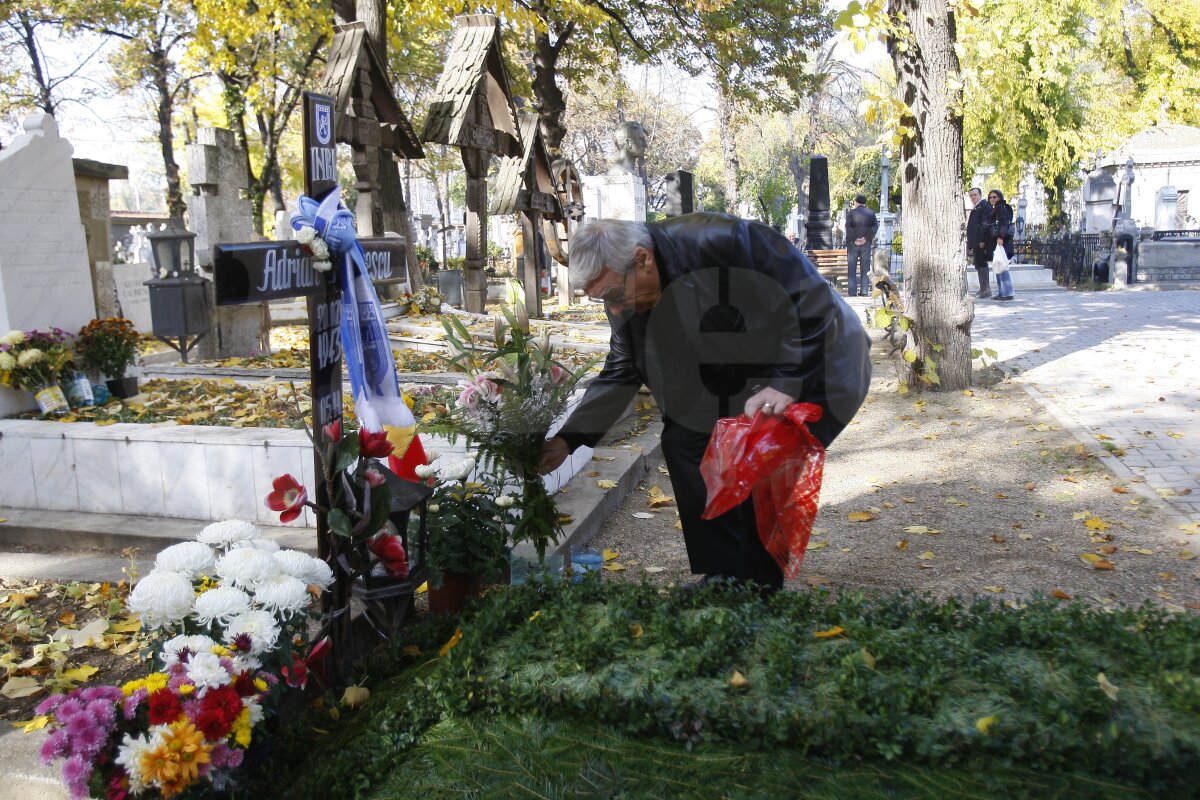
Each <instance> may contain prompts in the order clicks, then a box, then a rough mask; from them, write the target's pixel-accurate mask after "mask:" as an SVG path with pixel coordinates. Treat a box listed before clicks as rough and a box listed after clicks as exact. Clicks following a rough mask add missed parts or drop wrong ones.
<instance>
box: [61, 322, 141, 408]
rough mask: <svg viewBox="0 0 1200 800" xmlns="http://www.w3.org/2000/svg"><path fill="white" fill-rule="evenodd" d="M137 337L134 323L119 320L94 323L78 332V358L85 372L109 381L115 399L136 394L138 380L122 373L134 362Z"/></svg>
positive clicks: (108, 384) (109, 387)
mask: <svg viewBox="0 0 1200 800" xmlns="http://www.w3.org/2000/svg"><path fill="white" fill-rule="evenodd" d="M137 346H138V333H137V330H136V329H134V327H133V323H132V322H130V321H129V320H127V319H123V318H121V317H109V318H107V319H94V320H92V321H91V322H89V323H88V324H87V325H85V326H83V330H81V331H80V332H79V339H78V343H77V345H76V350H77V354H78V356H79V359H80V361H82V363H83V366H84V368H85V369H90V370H95V371H97V372H99V373H101V374H103V375H104V376H105V377H106V378H107V379H108V380H107V383H106V385H107V386H108V390H109V391H110V392H112V394H113V396H114V397H121V398H125V397H133V396H134V395H136V394H137V392H138V388H137V378H135V377H131V378H127V377H125V370H126V368H127V367H129V366H130V365H131V364H133V363H134V361H135V360H136V359H137Z"/></svg>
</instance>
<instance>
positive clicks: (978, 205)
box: [967, 186, 992, 300]
mask: <svg viewBox="0 0 1200 800" xmlns="http://www.w3.org/2000/svg"><path fill="white" fill-rule="evenodd" d="M967 197H969V198H970V200H971V213H970V215H968V217H967V255H968V256H970V258H971V263H972V264H974V265H975V274H976V275H978V276H979V291H978V292H976V294H975V296H976V297H978V298H979V299H981V300H984V299H987V298H989V297H991V296H992V283H991V280H990V278H989V276H988V261H989V259H990V258H991V256H989V255H988V248H987V241H986V239H987V233H988V232H987V231H985V230H984V228H985V227H986V223H987V220H988V219H989V218H990V217H991V214H992V207H991V206H990V205H988V204H987V203H985V202H983V190H982V189H980V188H979V187H978V186H972V187H971V191H969V192H967Z"/></svg>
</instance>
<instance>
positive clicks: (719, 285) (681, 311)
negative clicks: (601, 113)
mask: <svg viewBox="0 0 1200 800" xmlns="http://www.w3.org/2000/svg"><path fill="white" fill-rule="evenodd" d="M648 227H649V229H650V233H651V236H652V237H653V239H654V255H655V260H656V262H657V264H658V269H659V276H660V278H661V280H662V286H663V295H662V299H661V300H660V301H659V302H658V304H657V305H656V306H655V307H654V308H653V309H652V310H650V311H648V312H646V313H642V314H623V315H621V316H620V317H614V316H613V315H612V314H610V315H609V323H610V324H611V325H612V336H611V339H610V342H609V348H610V349H609V354H608V358H607V360H606V361H605V363H604V368H603V370H602V371H601V372H600V374H599V375H598V376H597V377H596V379H595V380H594V381H592V384H591V385H590V386H589V387H588V389H587V391H586V392H585V394H584V397H583V401H582V403H581V404H580V406H579V407H578V408H577V409H576V410H575V412H574V413H573V414H572V415H571V417H570V419H569V420H568V421H567V423H566V425H564V427H563V430H562V431H561V432H560V434H559V435H560V436H562V437H563V438H564V439H565V440H566V442H567V444H568V445H569V446H570V448H571V450H575V448H577V447H578V446H580V445H583V444H586V445H594V444H595V443H596V442H597V441H599V440H600V438H601V437H602V436H603V435H604V433H605V432H606V431H607V430H608V429H609V428H610V427H611V426H612V425H613V424H614V423H615V422H616V420H617V419H618V418H619V417H620V416H621V415H622V414H623V413H624V412H625V410H626V409H627V408H628V406H629V403H630V402H631V401H632V400H633V397H634V395H635V394H636V392H637V389H638V387H639V386H641V385H642V384H645V385H646V386H648V387H649V388H650V391H651V392H652V393H653V394H654V397H655V399H656V400H657V401H658V404H659V407H660V408H661V409H662V411H663V414H664V416H665V417H667V418H668V419H669V420H670V421H671V422H672V423H673V424H680V425H685V426H687V427H689V428H691V429H693V430H697V431H702V432H705V433H707V432H710V431H711V430H712V427H713V425H714V424H715V423H716V420H717V419H718V418H719V417H722V416H737V415H738V414H740V413H741V412H742V408H743V406H744V404H745V401H746V399H747V398H748V397H749V396H750V395H751V394H753V393H754V391H755V387H756V386H760V385H761V386H771V387H773V388H775V389H778V390H779V391H782V392H784V393H786V394H788V395H791V396H793V397H797V398H799V400H800V401H801V402H810V403H816V404H818V405H820V406H822V407H823V408H824V410H825V415H824V418H823V419H822V420H821V421H820V422H818V423H815V424H813V425H811V426H810V427H811V429H812V431H813V433H814V435H816V437H817V438H818V439H819V440H820V441H821V442H822V443H824V444H826V445H828V444H829V443H830V442H832V441H833V439H834V437H836V436H837V435H838V434H839V433H840V432H841V431H842V429H843V428H845V426H846V425H847V424H849V422H850V420H851V418H852V417H853V416H854V414H855V413H856V412H857V411H858V408H859V406H860V405H861V404H862V401H863V399H864V398H865V397H866V394H867V389H868V387H869V384H870V378H871V364H870V359H869V357H868V351H869V349H870V340H869V339H868V337H867V334H866V332H865V331H864V330H863V327H862V324H861V323H860V322H859V320H858V316H857V315H856V314H855V312H854V311H853V310H852V309H851V308H850V307H849V306H848V305H847V304H846V303H845V302H844V301H843V300H842V299H841V298H840V297H839V296H838V294H837V292H836V291H834V290H833V289H832V288H831V287H830V286H829V284H828V283H826V281H825V280H824V279H823V278H822V277H821V276H820V274H819V273H818V272H817V270H816V268H815V267H814V266H813V265H812V263H811V262H810V261H809V260H808V259H807V258H806V257H805V256H804V254H802V253H801V252H800V251H798V250H797V249H796V248H795V247H793V246H792V245H791V244H790V243H789V242H788V241H787V239H785V238H784V237H783V236H781V235H780V234H778V233H776V232H775V231H773V230H771V229H770V228H768V227H767V226H765V225H762V224H760V223H757V222H749V221H747V220H742V219H738V218H736V217H731V216H727V215H724V214H712V213H696V214H687V215H684V216H680V217H673V218H671V219H668V220H664V221H662V222H655V223H649V224H648Z"/></svg>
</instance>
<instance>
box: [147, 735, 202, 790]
mask: <svg viewBox="0 0 1200 800" xmlns="http://www.w3.org/2000/svg"><path fill="white" fill-rule="evenodd" d="M210 749H211V748H210V747H209V746H208V745H207V744H205V743H204V734H203V733H201V732H200V731H198V730H196V726H195V725H193V724H192V723H191V722H190V721H189V720H186V719H185V720H180V721H179V722H173V723H171V725H170V726H168V727H167V729H166V730H165V731H163V734H162V744H160V745H159V746H158V747H155V748H154V749H152V750H147V751H146V752H144V753H142V757H141V759H140V761H139V763H140V765H141V768H142V779H143V780H144V781H145V782H146V783H147V784H154V785H157V786H158V787H159V789H160V791H161V792H162V796H163V797H173V796H175V795H177V794H179V793H180V792H182V791H183V790H184V789H186V788H187V787H188V786H189V785H191V784H192V783H195V782H196V780H198V779H199V777H200V767H201V766H202V765H204V764H207V763H208V762H209V750H210Z"/></svg>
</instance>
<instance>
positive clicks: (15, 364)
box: [0, 328, 71, 415]
mask: <svg viewBox="0 0 1200 800" xmlns="http://www.w3.org/2000/svg"><path fill="white" fill-rule="evenodd" d="M70 363H71V346H70V334H68V333H67V332H66V331H64V330H62V329H61V328H53V329H52V330H50V331H48V332H42V331H36V330H32V331H29V332H27V333H26V332H24V331H9V332H8V333H6V334H5V335H4V336H3V337H0V386H4V387H6V388H9V389H24V390H25V391H27V392H32V393H33V396H34V398H35V399H36V400H37V403H38V408H39V409H40V410H41V412H42V414H44V415H51V414H53V415H62V414H66V413H67V410H68V408H69V406H68V405H67V398H66V395H64V394H63V390H62V388H61V387H60V386H59V385H58V374H59V372H60V371H61V370H63V369H64V368H65V367H66V366H67V365H68V364H70Z"/></svg>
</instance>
